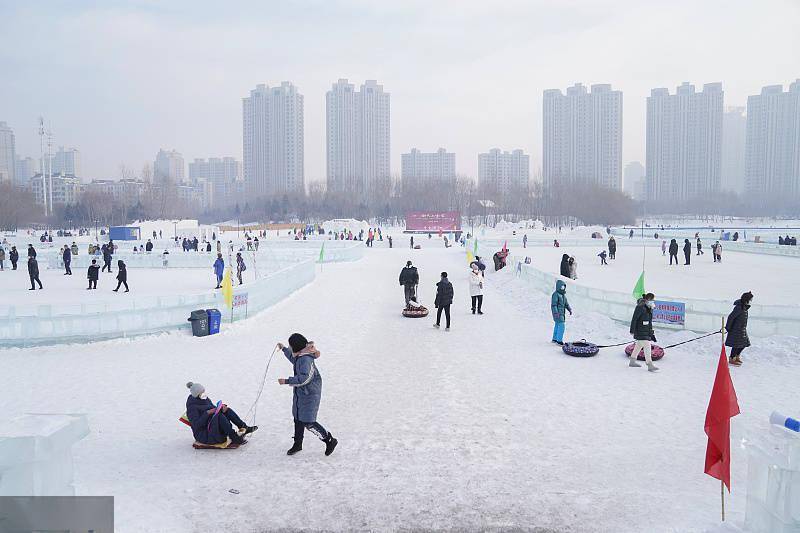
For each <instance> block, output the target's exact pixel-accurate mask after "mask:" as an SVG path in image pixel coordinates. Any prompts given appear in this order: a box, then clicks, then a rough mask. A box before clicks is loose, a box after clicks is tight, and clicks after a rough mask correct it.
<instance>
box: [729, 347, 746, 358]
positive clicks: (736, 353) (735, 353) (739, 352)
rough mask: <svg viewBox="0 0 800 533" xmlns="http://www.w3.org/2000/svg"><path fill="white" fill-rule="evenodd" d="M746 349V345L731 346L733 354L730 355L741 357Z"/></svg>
mask: <svg viewBox="0 0 800 533" xmlns="http://www.w3.org/2000/svg"><path fill="white" fill-rule="evenodd" d="M744 349H745V347H744V346H736V347H734V348H731V356H730V358H731V359H733V358H734V357H739V356H740V355H742V352H743V351H744Z"/></svg>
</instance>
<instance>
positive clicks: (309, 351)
mask: <svg viewBox="0 0 800 533" xmlns="http://www.w3.org/2000/svg"><path fill="white" fill-rule="evenodd" d="M304 355H310V356H312V357H313V358H314V359H319V356H320V355H322V354H321V353H319V350H317V348H316V347H315V346H314V343H313V342H309V343H308V345H307V346H306V347H305V348H303V349H302V350H300V351H299V352H297V353H296V354H294V356H295V357H303V356H304Z"/></svg>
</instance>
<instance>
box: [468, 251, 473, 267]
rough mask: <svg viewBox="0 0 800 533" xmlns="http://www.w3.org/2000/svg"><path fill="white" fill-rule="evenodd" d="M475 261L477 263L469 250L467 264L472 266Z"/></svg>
mask: <svg viewBox="0 0 800 533" xmlns="http://www.w3.org/2000/svg"><path fill="white" fill-rule="evenodd" d="M473 261H475V256H474V255H472V252H470V251H469V250H467V264H468V265H470V264H472V262H473Z"/></svg>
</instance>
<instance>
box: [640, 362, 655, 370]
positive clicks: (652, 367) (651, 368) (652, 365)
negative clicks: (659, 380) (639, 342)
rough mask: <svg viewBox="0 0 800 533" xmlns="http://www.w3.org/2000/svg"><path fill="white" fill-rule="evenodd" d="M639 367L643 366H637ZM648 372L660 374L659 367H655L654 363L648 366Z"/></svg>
mask: <svg viewBox="0 0 800 533" xmlns="http://www.w3.org/2000/svg"><path fill="white" fill-rule="evenodd" d="M637 366H641V365H637ZM647 371H648V372H658V367H657V366H656V365H654V364H653V363H650V364H649V365H647Z"/></svg>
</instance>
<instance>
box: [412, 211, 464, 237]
mask: <svg viewBox="0 0 800 533" xmlns="http://www.w3.org/2000/svg"><path fill="white" fill-rule="evenodd" d="M406 231H420V232H431V233H435V232H439V231H461V214H460V213H459V212H458V211H412V212H410V213H406Z"/></svg>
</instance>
